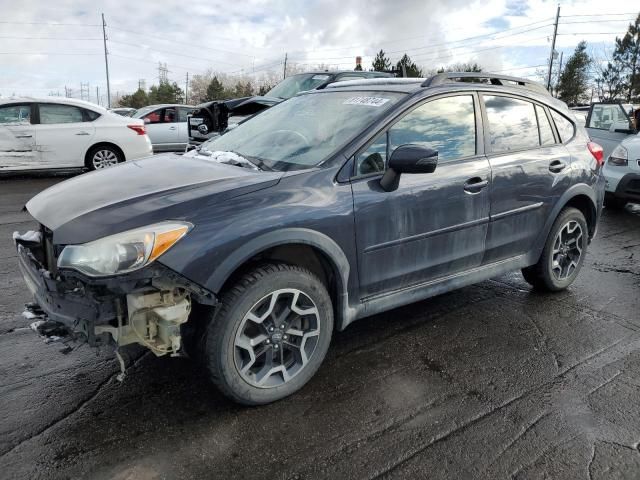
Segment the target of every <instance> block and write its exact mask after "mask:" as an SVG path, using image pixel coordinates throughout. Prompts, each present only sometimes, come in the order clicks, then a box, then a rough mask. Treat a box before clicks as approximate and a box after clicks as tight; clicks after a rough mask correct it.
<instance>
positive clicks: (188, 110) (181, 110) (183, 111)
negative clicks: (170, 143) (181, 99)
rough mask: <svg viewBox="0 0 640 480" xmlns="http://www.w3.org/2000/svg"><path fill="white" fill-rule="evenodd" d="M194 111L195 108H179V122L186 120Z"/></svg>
mask: <svg viewBox="0 0 640 480" xmlns="http://www.w3.org/2000/svg"><path fill="white" fill-rule="evenodd" d="M192 113H193V108H184V107H181V108H178V122H186V121H187V116H188V115H190V114H192Z"/></svg>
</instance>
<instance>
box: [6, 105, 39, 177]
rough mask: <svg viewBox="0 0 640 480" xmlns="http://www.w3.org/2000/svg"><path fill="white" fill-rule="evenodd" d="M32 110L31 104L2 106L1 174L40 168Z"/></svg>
mask: <svg viewBox="0 0 640 480" xmlns="http://www.w3.org/2000/svg"><path fill="white" fill-rule="evenodd" d="M32 110H33V104H31V103H13V104H11V105H3V106H0V172H1V171H2V170H28V169H34V168H38V162H39V158H38V152H37V150H36V144H35V141H36V132H35V129H34V128H33V125H32V124H31V119H32V118H33V114H32Z"/></svg>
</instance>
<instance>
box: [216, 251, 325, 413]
mask: <svg viewBox="0 0 640 480" xmlns="http://www.w3.org/2000/svg"><path fill="white" fill-rule="evenodd" d="M332 331H333V307H332V304H331V299H330V298H329V294H328V293H327V290H326V288H325V286H324V285H323V284H322V282H321V281H320V280H319V279H318V278H317V277H316V276H315V275H314V274H312V273H311V272H310V271H308V270H306V269H304V268H301V267H297V266H293V265H287V264H282V263H277V264H267V265H264V266H261V267H257V268H255V269H254V270H252V271H251V272H249V273H247V274H245V275H244V276H242V277H241V278H240V279H239V280H238V281H237V282H236V283H235V284H234V285H233V286H232V287H231V288H229V289H228V290H227V291H226V292H225V293H224V294H223V295H222V298H221V303H220V305H219V306H218V307H217V308H216V311H215V313H214V314H213V318H212V319H211V321H210V323H209V325H208V328H207V333H206V346H205V352H204V353H205V361H206V366H207V368H208V370H209V373H210V377H211V380H212V381H213V383H214V384H215V385H216V386H217V387H218V388H219V389H220V391H221V392H222V393H223V394H225V395H226V396H227V397H229V398H231V399H232V400H234V401H236V402H238V403H242V404H244V405H262V404H266V403H270V402H274V401H276V400H280V399H282V398H284V397H286V396H288V395H291V394H292V393H294V392H296V391H297V390H299V389H300V388H302V386H303V385H304V384H306V383H307V382H308V381H309V379H311V377H312V376H313V375H314V374H315V372H316V371H317V370H318V368H319V367H320V364H321V363H322V361H323V359H324V357H325V355H326V353H327V350H328V348H329V343H330V341H331V334H332Z"/></svg>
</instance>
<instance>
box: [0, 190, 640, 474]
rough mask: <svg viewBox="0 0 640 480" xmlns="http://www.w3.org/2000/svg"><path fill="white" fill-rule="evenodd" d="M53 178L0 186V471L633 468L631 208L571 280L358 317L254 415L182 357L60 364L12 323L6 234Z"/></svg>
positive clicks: (87, 354)
mask: <svg viewBox="0 0 640 480" xmlns="http://www.w3.org/2000/svg"><path fill="white" fill-rule="evenodd" d="M59 180H60V179H59V178H30V179H5V180H0V352H1V355H0V472H2V473H1V474H0V476H2V477H3V478H11V479H40V478H46V479H57V478H61V479H64V478H91V479H136V480H137V479H143V480H145V479H162V478H167V479H173V478H180V479H187V478H194V479H202V478H221V479H232V478H242V479H247V478H271V479H300V480H301V479H313V478H331V479H335V478H357V479H360V478H429V479H438V478H486V479H497V478H517V479H526V478H554V479H564V478H566V479H577V478H594V479H596V478H606V479H616V478H640V451H639V442H640V402H639V401H638V395H639V393H640V206H628V207H627V210H626V211H623V212H615V211H605V213H604V216H603V218H602V221H601V223H600V227H599V234H598V237H597V238H596V240H595V241H594V242H593V244H592V245H591V246H590V248H589V254H588V257H587V259H586V262H585V266H584V268H583V270H582V272H581V274H580V276H579V277H578V279H577V281H576V283H575V284H574V285H573V286H572V287H571V288H570V289H569V290H568V291H566V292H563V293H560V294H537V293H534V292H532V291H531V289H530V288H529V286H528V285H527V284H526V283H525V282H524V280H523V279H522V277H521V275H520V274H519V273H513V274H510V275H507V276H503V277H499V278H496V279H493V280H490V281H487V282H484V283H481V284H478V285H475V286H472V287H468V288H465V289H462V290H459V291H456V292H452V293H449V294H446V295H441V296H439V297H436V298H434V299H431V300H429V301H425V302H420V303H416V304H412V305H409V306H406V307H403V308H400V309H397V310H393V311H391V312H388V313H385V314H382V315H377V316H375V317H372V318H370V319H366V320H362V321H360V322H357V323H355V324H353V325H352V326H350V327H349V328H348V329H347V330H346V331H345V332H343V333H338V334H336V335H334V339H333V343H332V347H331V349H330V352H329V355H328V357H327V359H326V361H325V363H324V365H323V366H322V367H321V369H320V370H319V372H318V373H317V375H316V376H315V377H314V378H313V379H312V380H311V382H310V383H309V384H308V385H307V386H306V387H305V388H304V389H303V390H302V391H301V392H299V393H298V394H296V395H294V396H292V397H290V398H288V399H285V400H284V401H281V402H278V403H276V404H272V405H269V406H265V407H257V408H244V407H240V406H237V405H235V404H233V403H231V402H229V401H227V400H226V399H225V398H223V397H222V396H221V395H220V394H219V393H218V392H217V391H216V390H215V389H214V388H213V387H211V386H210V385H209V383H208V381H207V379H206V374H205V373H204V372H203V371H202V370H200V369H199V368H198V367H196V366H195V365H193V364H192V363H191V362H190V361H188V360H186V359H174V358H154V357H153V355H151V354H143V355H141V354H136V355H131V356H130V358H128V361H127V363H128V365H129V369H128V376H127V378H126V380H125V382H124V383H123V384H120V383H118V382H117V381H116V378H115V376H116V374H117V373H118V371H119V370H118V366H117V362H116V361H115V359H114V358H113V355H112V351H109V350H101V351H95V350H92V349H90V348H88V347H86V346H85V347H81V348H79V349H78V350H76V351H74V352H72V353H70V354H68V355H63V354H61V353H60V352H59V348H60V347H59V345H45V344H44V343H43V341H42V340H41V339H40V338H38V337H37V336H36V335H35V334H33V333H32V332H31V331H30V330H29V329H28V328H27V326H28V322H27V321H26V320H25V319H24V318H22V317H21V315H20V312H21V311H22V307H23V304H24V303H25V302H27V301H28V300H29V295H28V293H27V290H26V288H25V286H24V285H23V282H22V279H21V277H20V274H19V272H18V267H17V263H16V258H15V253H14V250H13V245H12V241H11V232H13V231H14V230H22V231H24V230H27V229H29V228H30V227H32V225H33V224H32V223H31V221H30V219H29V217H28V215H27V214H26V213H23V212H21V208H22V205H23V204H24V203H25V202H26V201H27V200H28V199H29V198H30V197H31V196H33V195H34V194H35V193H37V192H38V191H40V190H42V189H44V188H45V187H47V186H48V185H51V184H53V183H55V182H57V181H59Z"/></svg>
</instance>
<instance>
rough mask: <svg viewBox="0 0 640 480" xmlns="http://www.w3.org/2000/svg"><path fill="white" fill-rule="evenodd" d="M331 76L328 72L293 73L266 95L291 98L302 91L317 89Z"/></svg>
mask: <svg viewBox="0 0 640 480" xmlns="http://www.w3.org/2000/svg"><path fill="white" fill-rule="evenodd" d="M329 78H331V75H329V74H327V73H301V74H300V75H293V76H291V77H289V78H285V79H284V80H283V81H281V82H280V83H279V84H277V85H276V86H275V87H273V88H272V89H271V90H269V91H268V92H267V93H266V94H265V97H275V98H284V99H287V98H291V97H293V96H295V95H297V94H298V93H300V92H305V91H307V90H314V89H316V88H317V87H319V86H320V85H322V84H323V83H325V82H326V81H327V80H329Z"/></svg>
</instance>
